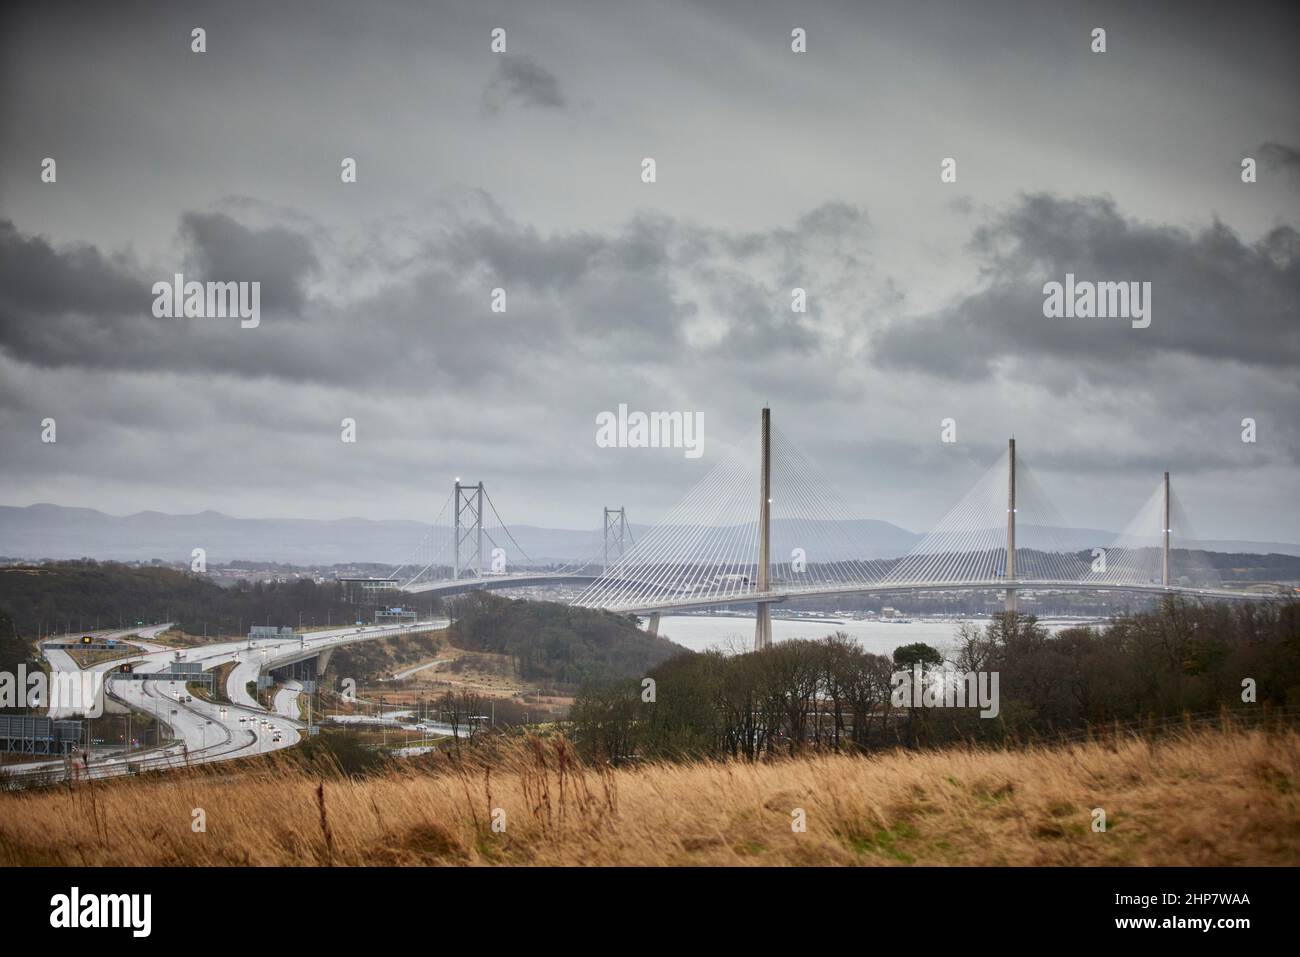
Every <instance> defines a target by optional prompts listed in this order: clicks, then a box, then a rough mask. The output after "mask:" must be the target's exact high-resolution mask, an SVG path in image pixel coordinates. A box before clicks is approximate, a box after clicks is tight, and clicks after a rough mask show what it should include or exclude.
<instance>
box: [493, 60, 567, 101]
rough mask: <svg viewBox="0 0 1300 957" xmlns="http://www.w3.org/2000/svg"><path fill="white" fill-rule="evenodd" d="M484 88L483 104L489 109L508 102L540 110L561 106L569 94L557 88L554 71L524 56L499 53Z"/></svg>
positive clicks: (558, 83) (557, 81)
mask: <svg viewBox="0 0 1300 957" xmlns="http://www.w3.org/2000/svg"><path fill="white" fill-rule="evenodd" d="M496 60H497V66H496V69H495V70H494V71H493V73H492V78H491V79H490V80H489V81H488V85H487V88H486V89H485V90H484V91H483V105H484V107H485V108H486V109H487V110H488V111H490V112H496V111H499V110H501V109H504V108H505V107H506V106H508V105H510V104H512V103H513V104H518V105H519V106H523V107H534V108H536V109H539V110H563V109H565V108H566V107H567V106H568V105H569V101H568V98H567V97H566V96H565V95H564V94H563V93H562V92H561V91H560V81H559V80H558V79H556V77H555V74H553V73H552V72H551V71H550V70H548V69H546V67H544V66H542V65H541V64H540V63H538V62H537V61H535V60H533V59H531V58H529V57H526V56H523V57H521V56H513V55H500V56H498V57H497V58H496Z"/></svg>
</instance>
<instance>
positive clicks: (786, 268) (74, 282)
mask: <svg viewBox="0 0 1300 957" xmlns="http://www.w3.org/2000/svg"><path fill="white" fill-rule="evenodd" d="M483 207H486V208H483ZM253 212H256V213H257V214H258V215H262V216H265V215H269V211H268V210H267V209H264V208H262V209H258V210H256V211H250V212H249V214H250V215H252V214H253ZM288 219H289V221H291V222H293V221H294V220H295V217H292V216H291V217H288ZM864 225H865V214H863V213H862V212H861V211H860V210H857V209H855V208H853V207H849V206H844V205H839V204H830V205H827V206H824V207H820V208H818V209H816V210H814V211H812V212H811V213H809V214H808V215H805V216H803V217H800V218H799V219H798V220H797V221H796V223H795V225H794V226H793V227H779V228H775V229H773V230H770V231H766V232H748V233H744V234H740V233H731V232H727V231H725V230H717V229H708V228H704V227H701V226H699V225H696V224H693V223H690V222H683V221H680V220H677V219H674V218H672V217H668V216H664V215H661V214H641V215H636V216H633V217H632V218H631V219H630V220H628V221H627V222H626V223H624V224H622V225H621V226H618V227H615V228H612V229H609V230H605V231H599V232H598V231H578V232H556V233H550V234H543V233H541V232H539V231H538V230H537V229H535V228H533V227H531V226H527V225H523V224H520V223H517V222H515V221H513V220H511V219H510V218H509V217H508V216H506V215H504V214H503V213H502V212H501V211H500V210H499V209H498V208H496V207H495V205H494V204H492V203H491V200H490V198H486V202H484V203H483V204H481V206H480V207H479V208H478V209H477V210H476V212H474V213H473V214H471V215H466V214H464V213H463V212H461V213H457V214H456V215H449V216H448V217H447V218H446V219H445V220H439V221H432V222H429V223H427V224H425V226H424V230H423V232H422V233H421V234H420V236H419V238H418V244H417V247H416V252H415V254H414V255H411V254H405V255H403V254H401V253H400V251H396V250H392V249H388V248H383V247H382V246H379V245H376V246H374V247H372V248H369V249H367V250H365V251H364V252H363V253H362V254H360V255H358V254H357V253H356V251H355V250H351V251H349V253H348V256H349V257H350V259H349V261H357V262H361V263H364V264H365V265H366V267H367V268H371V269H373V270H377V273H376V274H375V275H373V276H371V278H372V279H373V280H374V281H373V282H370V283H362V284H361V285H364V286H366V287H367V288H368V289H369V291H367V292H359V293H356V294H355V295H353V296H351V297H342V295H343V294H336V297H335V298H331V296H330V295H327V294H326V293H325V292H323V291H321V290H319V289H318V290H316V291H315V292H314V293H313V294H311V295H309V294H308V291H307V287H308V282H309V280H310V279H311V277H313V276H315V275H316V274H317V273H319V272H322V271H326V270H323V267H322V263H321V260H320V255H319V253H318V252H317V249H318V248H327V247H329V245H330V244H329V240H328V237H326V236H324V235H323V234H321V233H319V232H317V233H315V234H313V236H312V237H311V238H309V237H308V235H307V234H306V232H305V231H304V230H305V229H307V227H303V226H298V225H296V224H295V225H294V226H288V225H283V224H281V225H273V226H270V227H267V228H262V229H255V228H252V227H250V226H248V225H246V224H245V223H243V222H242V221H240V220H237V219H235V218H233V217H231V216H229V215H227V214H224V213H198V212H187V213H184V214H183V215H182V216H181V224H180V234H181V236H182V238H183V240H184V242H185V250H186V251H185V254H184V255H183V260H184V262H183V264H182V263H164V264H156V265H155V266H153V267H151V268H149V269H146V268H143V267H141V266H140V265H138V264H135V263H132V262H129V261H126V260H124V259H114V258H112V257H109V256H106V255H105V254H103V253H102V252H100V251H99V250H97V249H95V248H94V247H91V246H87V245H84V244H82V245H76V246H70V247H66V248H62V249H56V248H54V247H52V246H50V245H49V244H48V243H45V242H44V241H43V240H41V239H39V238H32V237H23V236H22V235H21V234H20V233H19V232H18V230H17V229H15V228H14V227H13V226H12V224H8V225H6V227H5V229H4V231H3V232H2V233H0V243H2V244H3V247H2V248H3V249H5V250H6V251H7V252H8V253H9V254H8V255H6V256H5V257H4V262H3V265H0V278H6V279H7V280H9V281H6V282H5V283H4V287H3V288H4V290H5V291H4V292H3V293H0V310H3V316H4V317H5V320H6V321H5V322H4V324H3V328H2V329H0V348H3V349H4V350H5V351H7V352H8V353H10V354H11V355H13V356H15V357H17V358H19V359H22V360H24V361H28V362H31V363H34V364H38V365H59V366H71V367H81V368H87V369H90V368H100V369H136V370H150V369H157V368H165V369H168V370H170V371H174V372H186V371H188V372H203V371H213V370H219V371H221V372H222V373H223V374H227V375H236V376H246V377H252V378H261V377H271V378H276V379H281V380H284V381H289V382H294V381H298V382H304V381H311V382H319V383H322V384H333V383H337V382H339V381H350V382H353V383H354V387H355V388H360V389H378V390H399V391H408V390H417V389H418V390H422V389H424V388H425V387H426V378H427V376H428V374H429V373H430V372H431V371H434V372H436V373H437V374H438V375H439V378H440V381H444V382H448V383H455V384H459V385H461V386H465V387H469V386H470V385H472V384H477V385H478V386H479V387H481V388H489V387H501V386H506V385H508V386H510V387H512V388H513V389H516V390H523V389H525V388H533V389H545V388H548V386H547V383H546V382H545V377H546V376H547V375H553V374H556V373H558V372H559V371H560V370H561V369H562V368H563V367H564V366H566V365H573V364H575V363H592V364H596V365H608V364H627V366H628V367H629V368H638V367H656V366H660V367H661V366H668V365H674V364H676V365H682V364H683V363H685V364H686V365H687V366H689V365H690V364H691V363H693V362H695V361H708V360H719V361H721V360H725V361H728V362H733V361H736V360H738V359H743V358H745V357H746V356H753V357H759V358H763V357H770V356H771V355H772V354H774V353H775V352H778V351H780V350H782V349H786V350H793V351H796V352H798V353H801V354H805V355H806V354H809V353H813V352H815V351H817V350H818V349H822V348H829V345H830V342H829V340H828V338H827V336H828V334H829V331H828V328H825V329H823V328H819V327H818V325H817V321H818V318H819V316H820V315H821V310H822V308H823V306H822V304H821V302H820V300H819V292H818V291H817V290H816V289H814V290H813V291H812V293H811V294H810V297H811V300H812V305H811V306H810V309H809V313H808V314H807V316H803V317H800V316H795V315H794V314H792V312H791V309H790V301H791V300H790V290H791V288H792V287H793V286H796V285H809V286H814V285H815V284H816V281H817V277H818V275H819V271H825V270H827V269H828V268H829V270H830V271H831V274H832V275H831V280H830V283H829V285H831V286H832V287H833V286H835V285H838V284H842V283H843V281H844V278H843V276H842V275H838V274H837V273H838V272H841V271H843V270H845V269H848V268H852V269H854V270H856V269H857V268H859V267H860V266H861V265H862V262H861V256H862V255H864V254H863V253H862V251H861V242H862V240H863V239H864V237H863V235H862V233H861V230H862V228H863V227H864ZM313 240H314V241H313ZM832 247H841V248H840V251H839V252H834V251H833V250H832ZM846 250H855V251H856V252H855V253H854V254H848V253H847V252H845V251H846ZM182 268H184V270H185V272H186V278H187V279H197V280H200V281H207V280H220V281H244V280H258V281H260V282H262V284H263V285H262V305H263V309H264V313H265V314H264V318H263V320H262V323H261V325H260V326H259V327H258V328H257V329H248V330H243V329H239V328H238V325H237V323H233V322H225V321H223V320H220V319H188V318H169V319H157V318H154V317H153V316H152V314H151V306H152V302H153V297H152V293H151V292H150V287H151V285H152V283H153V282H155V281H158V280H160V279H161V280H165V281H170V280H171V277H172V272H173V271H174V270H177V271H179V270H181V269H182ZM337 268H338V267H337V266H336V265H333V264H331V268H330V270H328V271H333V270H335V269H337ZM496 287H501V288H503V289H505V290H506V295H507V312H506V313H505V314H504V315H498V314H494V313H492V312H491V311H490V308H489V305H490V300H491V291H492V290H493V289H494V288H496ZM24 317H27V318H24ZM37 319H39V321H36V320H37ZM299 320H300V321H299ZM693 332H694V333H697V335H695V336H694V338H695V340H696V341H694V342H693V343H692V342H690V341H688V340H690V339H691V338H692V333H693ZM683 357H685V358H683ZM359 368H365V369H368V370H371V371H373V372H379V373H382V375H380V376H378V377H372V376H367V377H362V378H360V379H358V378H357V377H356V376H355V372H356V370H357V369H359Z"/></svg>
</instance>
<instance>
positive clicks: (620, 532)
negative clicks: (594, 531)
mask: <svg viewBox="0 0 1300 957" xmlns="http://www.w3.org/2000/svg"><path fill="white" fill-rule="evenodd" d="M604 525H605V560H604V564H603V565H602V566H601V569H600V573H601V574H602V575H605V574H608V573H609V556H610V546H611V545H613V551H614V553H615V555H614V561H615V562H618V561H620V560H621V559H622V558H623V548H624V544H625V541H626V539H627V535H628V531H627V509H626V508H624V507H623V506H622V505H620V506H619V507H618V508H610V507H609V506H608V505H607V506H605V523H604Z"/></svg>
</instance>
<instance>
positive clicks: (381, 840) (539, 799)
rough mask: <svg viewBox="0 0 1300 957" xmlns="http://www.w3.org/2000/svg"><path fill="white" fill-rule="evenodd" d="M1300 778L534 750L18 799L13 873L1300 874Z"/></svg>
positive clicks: (1286, 769)
mask: <svg viewBox="0 0 1300 957" xmlns="http://www.w3.org/2000/svg"><path fill="white" fill-rule="evenodd" d="M1298 772H1300V734H1297V732H1295V731H1283V732H1278V733H1272V734H1268V733H1265V732H1263V731H1235V732H1203V733H1196V734H1188V735H1185V736H1182V737H1178V738H1170V739H1164V740H1163V741H1160V742H1157V743H1148V742H1144V741H1127V742H1124V743H1121V744H1119V745H1117V746H1113V747H1112V746H1107V745H1101V744H1088V745H1080V746H1076V747H1070V748H1062V749H1050V750H1049V749H1039V750H1029V751H965V750H954V751H946V752H932V753H923V754H915V753H903V752H898V753H891V754H887V755H882V756H878V757H873V758H869V759H861V758H853V757H847V756H831V757H824V758H812V759H807V760H790V761H780V762H774V763H768V764H759V765H747V764H739V763H736V764H713V763H706V764H690V765H677V766H660V765H655V766H647V767H642V768H638V769H620V770H610V769H591V768H585V769H584V768H581V767H579V766H578V765H577V762H576V761H575V760H574V759H573V757H572V755H571V753H570V751H569V749H568V745H567V744H566V743H565V742H564V741H563V740H560V739H556V740H552V741H546V742H543V741H539V740H532V741H530V742H528V743H527V744H526V745H523V746H520V747H519V748H517V749H515V750H514V751H512V752H511V753H509V754H508V755H507V756H506V758H505V759H504V761H503V762H501V763H498V765H497V767H495V768H494V769H492V770H489V769H487V768H485V767H483V766H470V765H468V764H467V765H465V766H464V767H463V768H462V769H461V770H459V771H457V770H454V769H452V770H445V771H442V772H427V771H426V772H416V771H403V772H400V773H392V774H389V775H386V776H383V777H379V778H373V779H368V780H361V781H348V780H339V779H331V780H324V781H322V780H319V779H317V778H314V777H312V776H311V775H310V774H309V773H305V772H302V771H290V770H289V769H288V768H282V769H280V770H279V771H277V772H276V773H274V774H249V775H244V776H238V777H231V776H229V775H218V774H214V773H212V772H207V773H204V772H194V773H184V774H179V775H175V776H171V777H166V776H164V777H162V778H159V779H153V780H127V781H116V782H112V783H99V784H96V785H94V786H85V785H82V786H80V787H78V788H75V789H73V790H68V789H57V790H48V791H43V792H28V793H19V794H10V795H3V796H0V864H4V865H14V864H72V865H103V864H128V865H143V864H151V865H210V864H240V865H249V864H251V865H272V864H288V865H326V864H335V865H358V864H559V865H580V864H585V865H590V864H613V865H629V864H637V865H679V864H715V865H717V864H721V865H745V864H748V865H753V864H792V865H809V864H830V865H844V864H900V863H918V864H993V865H1011V864H1029V865H1100V864H1132V865H1151V864H1192V865H1245V864H1256V865H1258V864H1264V865H1294V864H1297V863H1300V811H1298V810H1297V793H1296V784H1297V773H1298ZM196 807H201V808H204V809H205V811H206V813H207V831H206V833H194V832H193V831H192V830H191V821H192V810H193V809H194V808H196ZM498 807H499V808H503V809H504V810H505V812H506V815H507V817H506V830H505V832H504V833H495V832H494V831H493V830H492V826H491V822H492V809H493V808H498ZM1095 807H1102V808H1104V809H1105V811H1106V815H1107V823H1108V829H1107V831H1106V832H1105V833H1104V834H1101V833H1094V832H1093V831H1092V830H1091V821H1092V817H1091V812H1092V809H1093V808H1095ZM795 808H802V809H804V811H805V812H806V815H807V831H806V832H805V833H796V832H794V831H793V830H792V828H791V821H792V816H791V812H792V811H793V810H794V809H795Z"/></svg>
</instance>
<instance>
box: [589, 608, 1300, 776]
mask: <svg viewBox="0 0 1300 957" xmlns="http://www.w3.org/2000/svg"><path fill="white" fill-rule="evenodd" d="M914 669H920V672H921V673H922V674H923V675H930V676H932V675H933V673H934V672H935V671H937V670H942V669H949V670H953V671H956V672H958V673H966V672H984V673H994V672H996V673H997V675H998V697H999V702H998V708H997V714H996V717H991V718H983V717H980V711H979V709H978V708H975V707H966V708H951V707H949V708H942V707H925V706H923V705H922V706H917V705H915V704H914V703H913V700H912V699H911V698H904V699H903V703H901V704H900V703H899V702H898V701H896V700H895V696H894V694H893V692H894V690H895V688H896V686H897V684H898V681H897V679H896V678H895V675H896V674H897V673H899V672H908V673H909V674H914V673H915V672H914ZM647 679H648V680H647ZM1247 699H1249V700H1247ZM1247 704H1250V705H1252V706H1255V707H1261V708H1263V707H1266V706H1270V705H1271V706H1277V707H1294V706H1297V705H1300V604H1297V603H1295V602H1288V603H1281V604H1268V605H1229V604H1218V605H1196V604H1192V603H1190V602H1187V601H1183V600H1178V599H1168V600H1165V601H1164V602H1162V603H1161V605H1160V606H1159V607H1158V608H1156V609H1154V610H1152V611H1147V612H1140V613H1135V614H1129V615H1124V616H1120V617H1117V618H1114V619H1112V620H1111V621H1110V622H1109V623H1108V624H1107V625H1105V626H1101V627H1077V628H1068V629H1065V630H1063V631H1061V632H1060V633H1058V634H1057V635H1055V636H1053V635H1050V634H1049V633H1048V631H1047V629H1046V628H1045V627H1044V626H1043V625H1042V624H1041V623H1040V622H1039V621H1038V620H1037V619H1036V618H1035V617H1033V616H1031V615H1023V614H1016V613H1006V614H1001V615H998V616H996V617H995V618H994V619H993V620H992V621H990V622H989V623H988V624H987V625H985V626H984V627H979V626H977V625H975V624H974V623H966V624H963V625H961V626H959V627H957V628H956V629H955V633H954V639H953V643H952V645H951V646H950V647H948V648H945V649H936V648H931V647H929V646H926V645H924V644H916V645H907V646H904V647H902V648H899V649H897V650H896V651H895V652H894V654H893V655H892V656H884V655H877V654H872V653H870V652H867V651H865V650H863V649H862V648H861V646H859V645H858V644H857V643H856V642H854V641H853V640H852V639H850V638H849V637H848V636H847V635H845V634H843V633H836V634H832V635H829V636H827V637H825V638H822V639H820V640H797V641H785V642H780V643H778V644H776V645H774V646H773V647H771V648H770V649H767V650H764V651H761V652H749V653H745V654H738V655H724V654H722V653H719V652H708V653H703V654H692V653H687V654H684V655H679V656H677V657H674V658H672V659H670V660H668V661H666V662H664V663H662V664H660V665H658V666H656V667H653V668H650V669H648V670H647V672H646V675H645V677H644V678H643V679H630V680H623V681H607V682H601V683H591V684H588V685H587V686H585V687H584V688H583V689H582V690H581V691H580V692H579V694H578V696H577V699H576V700H575V703H574V706H573V709H572V711H571V714H570V727H569V733H570V734H571V735H572V737H573V739H574V740H575V742H576V743H577V744H578V746H579V748H580V749H581V750H582V751H583V752H584V754H586V755H587V756H588V757H596V758H604V759H612V760H628V759H637V758H701V757H710V758H743V759H748V760H756V759H759V758H763V757H765V756H769V755H774V754H798V753H802V752H807V751H821V750H830V751H846V750H847V751H859V752H869V751H873V750H876V749H881V748H894V747H900V746H902V747H923V746H937V745H945V744H951V743H954V742H982V743H990V744H993V743H1003V742H1008V741H1029V740H1035V739H1045V738H1052V737H1055V736H1057V735H1060V734H1063V733H1070V732H1077V731H1082V730H1084V729H1087V728H1088V727H1090V726H1099V725H1109V724H1111V723H1113V722H1116V721H1119V722H1125V723H1128V722H1142V721H1149V720H1153V719H1161V718H1168V717H1176V716H1178V715H1182V714H1184V713H1196V712H1204V711H1212V710H1214V709H1217V708H1219V707H1222V706H1229V707H1244V706H1246V705H1247Z"/></svg>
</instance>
